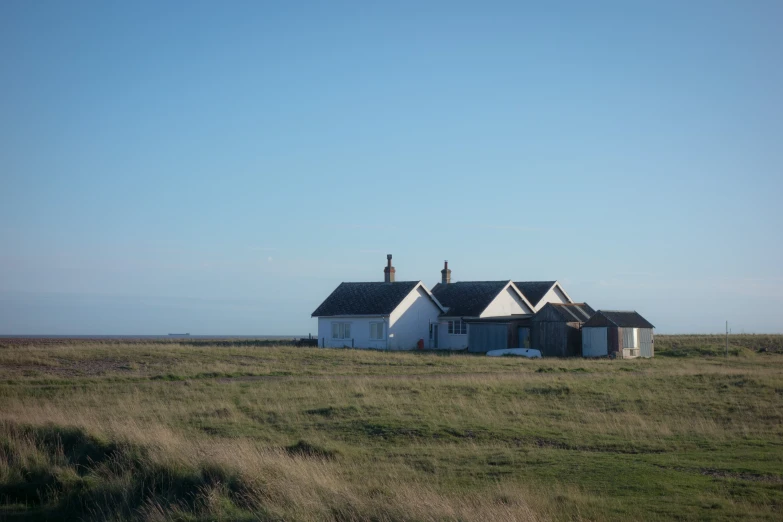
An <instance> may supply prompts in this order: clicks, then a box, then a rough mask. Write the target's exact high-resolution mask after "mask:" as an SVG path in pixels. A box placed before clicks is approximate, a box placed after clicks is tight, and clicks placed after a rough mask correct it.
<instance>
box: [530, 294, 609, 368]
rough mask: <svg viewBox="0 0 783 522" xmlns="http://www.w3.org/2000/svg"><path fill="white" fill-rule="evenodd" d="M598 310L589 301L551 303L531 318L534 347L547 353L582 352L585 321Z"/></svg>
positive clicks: (551, 354)
mask: <svg viewBox="0 0 783 522" xmlns="http://www.w3.org/2000/svg"><path fill="white" fill-rule="evenodd" d="M594 313H595V310H593V309H592V308H590V305H588V304H586V303H568V304H565V303H547V304H546V305H545V306H544V307H543V308H542V309H541V310H539V311H538V313H537V314H536V315H534V316H533V318H532V319H531V321H530V323H531V332H530V333H531V343H530V347H531V348H535V349H536V350H541V355H543V356H544V357H573V356H579V355H581V353H582V334H581V328H582V324H583V323H584V322H585V321H587V320H588V319H590V317H591V316H592V315H593V314H594Z"/></svg>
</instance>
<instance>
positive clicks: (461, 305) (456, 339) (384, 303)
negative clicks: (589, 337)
mask: <svg viewBox="0 0 783 522" xmlns="http://www.w3.org/2000/svg"><path fill="white" fill-rule="evenodd" d="M386 257H387V265H386V267H385V268H384V282H382V283H381V282H377V283H341V284H340V285H339V286H338V287H337V288H336V289H335V290H334V292H332V293H331V295H329V297H327V298H326V300H325V301H324V302H323V303H322V304H321V306H319V307H318V308H317V309H316V310H315V312H313V314H312V316H313V317H317V318H318V345H319V346H322V347H346V346H347V347H356V348H377V349H390V350H411V349H415V348H416V347H417V345H418V342H419V341H420V340H423V341H424V346H425V347H426V348H432V349H446V350H462V349H465V348H467V347H468V330H469V329H470V328H471V327H470V325H469V324H468V322H467V321H471V322H473V323H475V322H476V321H481V320H484V319H486V320H490V321H491V320H493V319H494V320H497V318H503V317H508V318H513V319H514V320H515V321H519V320H526V319H528V318H530V317H531V316H532V315H533V314H535V313H536V312H537V311H538V310H540V309H541V308H542V307H543V306H544V305H545V304H546V303H548V302H552V303H571V302H573V301H571V298H570V297H569V296H568V294H566V292H565V290H563V288H562V287H561V286H560V284H559V283H558V282H557V281H526V282H520V283H515V282H513V281H511V280H504V281H460V282H456V283H452V282H451V270H449V267H448V262H446V263H445V264H444V267H443V270H441V282H440V283H438V284H436V285H435V286H434V287H433V289H432V292H430V291H429V290H428V289H427V287H426V286H424V284H423V283H422V282H421V281H404V282H395V269H394V267H393V266H392V265H391V257H392V256H391V255H388V256H386ZM523 288H524V290H523Z"/></svg>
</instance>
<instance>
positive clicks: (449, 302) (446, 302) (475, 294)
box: [432, 281, 511, 317]
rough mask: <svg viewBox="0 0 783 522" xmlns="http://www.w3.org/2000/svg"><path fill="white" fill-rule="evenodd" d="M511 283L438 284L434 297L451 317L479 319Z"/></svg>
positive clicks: (470, 282) (433, 291)
mask: <svg viewBox="0 0 783 522" xmlns="http://www.w3.org/2000/svg"><path fill="white" fill-rule="evenodd" d="M509 283H511V281H460V282H457V283H449V284H446V285H444V284H442V283H438V284H437V285H435V286H434V287H433V289H432V295H434V296H435V297H436V298H437V300H438V301H439V302H440V304H442V305H443V306H445V307H446V308H447V309H448V310H447V311H446V312H445V313H444V315H448V316H450V317H478V316H479V315H481V313H482V312H483V311H484V310H485V309H486V308H487V307H488V306H489V304H490V303H491V302H492V301H493V300H494V299H495V298H496V297H497V296H498V294H499V293H500V292H502V291H503V289H505V288H506V286H508V285H509Z"/></svg>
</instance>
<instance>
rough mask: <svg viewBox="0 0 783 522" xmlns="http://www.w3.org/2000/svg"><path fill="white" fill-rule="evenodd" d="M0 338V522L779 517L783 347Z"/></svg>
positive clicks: (670, 342) (782, 343)
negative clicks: (613, 355)
mask: <svg viewBox="0 0 783 522" xmlns="http://www.w3.org/2000/svg"><path fill="white" fill-rule="evenodd" d="M277 343H279V341H276V340H274V339H250V338H220V339H201V338H195V337H171V338H166V337H165V336H164V337H161V338H137V339H126V338H101V339H62V338H47V339H35V338H14V339H9V338H0V519H8V520H28V519H30V520H53V519H77V520H78V519H82V520H172V519H174V520H204V521H206V520H346V521H347V520H378V521H383V520H388V521H392V520H395V521H396V520H481V521H485V522H486V521H495V520H497V521H500V520H504V521H505V520H581V519H584V520H607V519H609V520H631V519H634V520H645V519H647V520H670V519H757V520H780V519H781V517H782V516H783V336H775V335H742V336H739V335H733V336H731V337H730V343H731V345H730V349H729V356H728V357H725V356H724V349H725V347H724V337H722V336H656V354H657V356H656V358H655V359H652V360H641V359H637V360H627V361H608V360H583V359H543V360H525V359H517V358H490V357H484V356H478V355H468V354H448V353H442V352H440V353H439V352H422V353H411V352H374V351H362V350H331V349H318V348H295V347H290V346H275V345H276V344H277Z"/></svg>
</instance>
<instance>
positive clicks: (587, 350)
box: [582, 310, 655, 359]
mask: <svg viewBox="0 0 783 522" xmlns="http://www.w3.org/2000/svg"><path fill="white" fill-rule="evenodd" d="M654 328H655V327H654V326H653V325H652V324H651V323H650V322H649V321H648V320H647V319H645V318H644V317H642V316H641V315H639V313H637V312H635V311H617V310H599V311H597V312H596V313H595V315H593V316H592V317H591V318H590V319H589V320H588V321H587V322H585V323H584V324H583V325H582V356H584V357H616V358H621V359H632V358H635V357H653V356H654V355H655V349H654V342H655V340H654V338H653V329H654Z"/></svg>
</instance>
